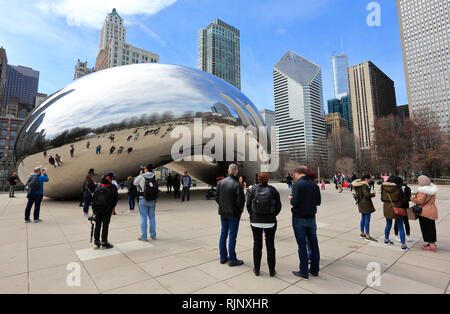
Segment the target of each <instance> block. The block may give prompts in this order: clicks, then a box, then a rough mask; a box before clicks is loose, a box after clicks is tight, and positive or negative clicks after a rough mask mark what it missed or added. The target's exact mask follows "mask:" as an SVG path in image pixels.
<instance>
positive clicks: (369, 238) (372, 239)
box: [364, 236, 378, 242]
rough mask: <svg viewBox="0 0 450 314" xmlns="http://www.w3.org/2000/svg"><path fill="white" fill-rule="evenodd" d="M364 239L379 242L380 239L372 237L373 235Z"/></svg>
mask: <svg viewBox="0 0 450 314" xmlns="http://www.w3.org/2000/svg"><path fill="white" fill-rule="evenodd" d="M364 240H366V241H367V242H378V240H376V239H374V238H372V237H371V236H369V237H368V238H367V237H366V238H365V239H364Z"/></svg>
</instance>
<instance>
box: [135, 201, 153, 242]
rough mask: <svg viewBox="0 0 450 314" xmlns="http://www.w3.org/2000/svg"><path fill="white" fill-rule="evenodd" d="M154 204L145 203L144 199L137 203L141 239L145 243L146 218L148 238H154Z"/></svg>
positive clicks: (150, 202) (151, 202)
mask: <svg viewBox="0 0 450 314" xmlns="http://www.w3.org/2000/svg"><path fill="white" fill-rule="evenodd" d="M155 204H156V202H155V201H147V200H145V199H144V198H143V199H141V200H140V201H139V213H140V214H141V239H142V240H144V241H147V218H148V219H150V236H151V237H152V238H156V221H155Z"/></svg>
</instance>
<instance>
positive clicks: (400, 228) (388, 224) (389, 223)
mask: <svg viewBox="0 0 450 314" xmlns="http://www.w3.org/2000/svg"><path fill="white" fill-rule="evenodd" d="M395 224H396V225H397V227H398V231H399V233H400V241H401V242H402V244H403V245H406V236H405V228H403V219H402V218H400V219H395ZM391 228H392V219H389V218H386V229H385V230H384V238H385V239H386V240H389V234H390V233H391Z"/></svg>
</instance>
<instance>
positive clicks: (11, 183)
mask: <svg viewBox="0 0 450 314" xmlns="http://www.w3.org/2000/svg"><path fill="white" fill-rule="evenodd" d="M17 183H19V177H18V176H17V174H16V173H15V172H13V174H12V176H11V177H10V178H9V197H15V196H14V192H15V191H16V184H17Z"/></svg>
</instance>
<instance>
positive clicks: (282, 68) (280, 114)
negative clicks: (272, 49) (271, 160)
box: [273, 51, 327, 160]
mask: <svg viewBox="0 0 450 314" xmlns="http://www.w3.org/2000/svg"><path fill="white" fill-rule="evenodd" d="M273 81H274V96H275V124H276V126H277V127H278V134H277V148H278V151H280V152H289V153H290V154H291V157H295V158H296V159H301V160H308V159H310V158H322V159H325V158H326V154H327V150H326V133H327V131H326V127H325V118H324V110H323V91H322V70H321V68H320V67H319V66H318V65H316V64H314V63H312V62H311V61H309V60H307V59H305V58H304V57H302V56H300V55H298V54H296V53H295V52H294V53H292V54H291V52H290V51H288V52H287V53H286V54H285V55H284V56H283V57H282V58H281V60H280V61H278V63H277V64H276V65H275V66H274V68H273Z"/></svg>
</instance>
